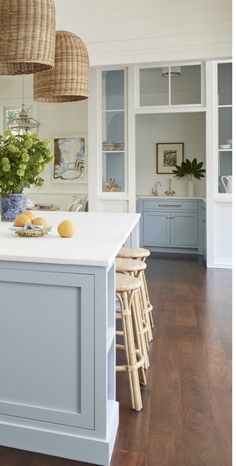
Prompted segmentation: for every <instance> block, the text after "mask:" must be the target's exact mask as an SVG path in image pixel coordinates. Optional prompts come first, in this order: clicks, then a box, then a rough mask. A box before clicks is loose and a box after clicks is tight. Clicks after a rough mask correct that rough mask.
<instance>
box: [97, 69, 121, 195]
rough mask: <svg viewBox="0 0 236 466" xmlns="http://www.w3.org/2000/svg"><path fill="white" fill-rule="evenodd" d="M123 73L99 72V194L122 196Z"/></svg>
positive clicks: (118, 71)
mask: <svg viewBox="0 0 236 466" xmlns="http://www.w3.org/2000/svg"><path fill="white" fill-rule="evenodd" d="M125 166H126V71H125V70H124V69H119V70H107V71H103V72H102V192H124V191H125V190H126V186H125V184H126V183H125V178H126V176H125Z"/></svg>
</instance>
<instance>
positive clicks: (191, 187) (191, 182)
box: [188, 180, 194, 197]
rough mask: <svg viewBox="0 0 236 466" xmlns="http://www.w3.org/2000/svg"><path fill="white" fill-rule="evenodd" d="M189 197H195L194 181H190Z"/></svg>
mask: <svg viewBox="0 0 236 466" xmlns="http://www.w3.org/2000/svg"><path fill="white" fill-rule="evenodd" d="M188 196H189V197H193V196H194V181H192V180H188Z"/></svg>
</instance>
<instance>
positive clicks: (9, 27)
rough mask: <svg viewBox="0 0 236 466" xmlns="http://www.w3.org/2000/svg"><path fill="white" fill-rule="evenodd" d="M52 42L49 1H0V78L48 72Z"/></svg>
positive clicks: (52, 18)
mask: <svg viewBox="0 0 236 466" xmlns="http://www.w3.org/2000/svg"><path fill="white" fill-rule="evenodd" d="M55 38H56V12H55V5H54V1H53V0H0V75H18V74H31V73H36V72H39V71H43V70H47V69H50V68H52V66H54V57H55Z"/></svg>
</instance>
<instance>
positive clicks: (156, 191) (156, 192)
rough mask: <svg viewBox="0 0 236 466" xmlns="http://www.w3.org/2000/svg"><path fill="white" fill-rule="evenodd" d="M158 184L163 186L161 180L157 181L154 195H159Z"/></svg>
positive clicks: (153, 190)
mask: <svg viewBox="0 0 236 466" xmlns="http://www.w3.org/2000/svg"><path fill="white" fill-rule="evenodd" d="M158 185H160V187H161V182H160V181H156V183H155V188H154V189H152V194H154V196H159V193H158V189H157V186H158Z"/></svg>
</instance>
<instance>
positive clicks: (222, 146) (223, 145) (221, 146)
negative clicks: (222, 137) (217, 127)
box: [220, 144, 231, 149]
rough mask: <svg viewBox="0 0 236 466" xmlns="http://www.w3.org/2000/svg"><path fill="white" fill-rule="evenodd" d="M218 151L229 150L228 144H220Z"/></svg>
mask: <svg viewBox="0 0 236 466" xmlns="http://www.w3.org/2000/svg"><path fill="white" fill-rule="evenodd" d="M220 149H231V145H230V144H220Z"/></svg>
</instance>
